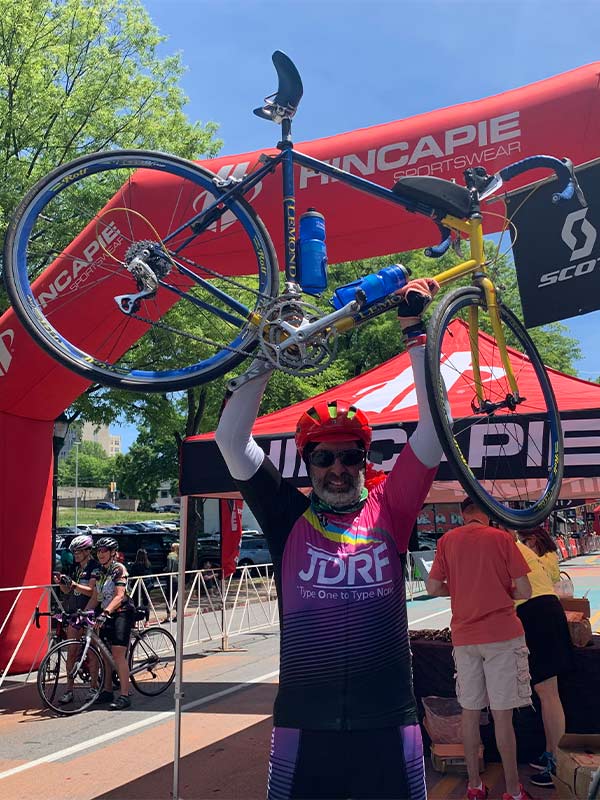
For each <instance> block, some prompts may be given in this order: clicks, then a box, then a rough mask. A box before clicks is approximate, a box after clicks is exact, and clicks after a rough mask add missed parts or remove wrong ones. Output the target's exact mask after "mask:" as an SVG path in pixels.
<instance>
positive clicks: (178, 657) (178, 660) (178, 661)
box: [173, 496, 188, 800]
mask: <svg viewBox="0 0 600 800" xmlns="http://www.w3.org/2000/svg"><path fill="white" fill-rule="evenodd" d="M187 509H188V498H187V496H183V497H182V498H181V505H180V507H179V567H178V575H177V580H178V586H177V629H176V636H175V640H176V643H177V647H176V649H175V747H174V753H173V800H179V759H180V756H181V706H182V703H183V691H182V686H183V674H182V669H183V642H184V636H185V628H184V624H183V623H184V619H183V612H184V610H185V556H186V549H187V519H188V515H187Z"/></svg>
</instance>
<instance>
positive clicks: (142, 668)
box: [129, 627, 175, 696]
mask: <svg viewBox="0 0 600 800" xmlns="http://www.w3.org/2000/svg"><path fill="white" fill-rule="evenodd" d="M129 669H130V678H131V682H132V683H133V685H134V686H135V688H136V689H137V690H138V692H140V693H141V694H145V695H150V696H153V695H157V694H161V693H162V692H164V691H166V690H167V689H168V688H169V686H170V685H171V683H172V682H173V679H174V678H175V639H174V638H173V637H172V636H171V634H170V633H169V632H168V631H166V630H163V628H159V627H156V628H146V630H145V631H144V632H143V633H142V634H141V635H140V637H139V638H138V639H136V640H135V642H134V644H133V647H132V648H131V653H130V655H129Z"/></svg>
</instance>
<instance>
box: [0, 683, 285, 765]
mask: <svg viewBox="0 0 600 800" xmlns="http://www.w3.org/2000/svg"><path fill="white" fill-rule="evenodd" d="M275 675H279V670H275V672H268V673H267V674H266V675H260V676H259V677H258V678H252V679H251V680H248V681H244V682H243V683H239V684H237V685H236V686H231V687H229V689H222V690H221V691H220V692H215V693H214V694H209V695H207V696H206V697H201V698H200V699H198V700H193V701H192V702H191V703H186V704H185V705H184V706H182V711H190V710H191V709H192V708H197V707H198V706H202V705H206V703H211V702H212V701H213V700H219V699H220V698H221V697H225V696H226V695H228V694H233V693H234V692H239V691H240V690H241V689H244V688H245V687H246V686H247V685H248V684H249V683H264V682H265V681H268V680H269V679H270V678H274V677H275ZM173 716H175V711H163V712H161V713H160V714H154V715H153V716H152V717H148V718H147V719H142V720H139V721H138V722H133V723H132V724H131V725H126V726H125V727H124V728H121V729H120V730H116V731H111V732H110V733H104V734H102V736H96V738H95V739H89V740H88V741H87V742H80V743H79V744H76V745H73V746H72V747H66V748H65V749H64V750H58V751H57V752H56V753H49V754H48V755H47V756H42V757H41V758H36V759H35V761H28V762H27V763H25V764H20V765H19V766H18V767H13V768H12V769H7V770H6V771H5V772H0V780H2V779H3V778H10V777H11V775H17V774H18V773H19V772H25V771H26V770H28V769H33V768H34V767H37V766H39V765H40V764H49V763H51V762H52V761H60V759H61V758H67V757H68V756H72V755H75V754H76V753H80V752H82V751H83V750H88V749H89V748H90V747H96V745H99V744H103V743H104V742H108V741H111V740H112V739H116V738H117V737H118V736H125V735H126V734H128V733H133V732H134V731H138V730H140V729H141V728H146V727H147V726H148V725H154V724H156V723H157V722H164V721H165V720H167V719H169V717H173Z"/></svg>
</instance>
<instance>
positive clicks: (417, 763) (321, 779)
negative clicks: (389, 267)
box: [215, 279, 442, 800]
mask: <svg viewBox="0 0 600 800" xmlns="http://www.w3.org/2000/svg"><path fill="white" fill-rule="evenodd" d="M437 288H438V287H437V284H436V283H435V281H432V280H430V279H420V280H415V281H411V282H410V283H409V284H407V286H405V287H404V288H403V289H401V290H400V291H399V293H400V294H402V295H403V296H404V298H405V302H404V303H402V304H400V306H399V309H400V310H399V314H400V315H401V320H400V321H401V325H402V328H403V330H404V331H405V333H406V334H407V340H408V341H407V344H408V347H409V350H410V357H411V361H412V365H413V372H414V380H415V387H416V391H417V400H418V404H419V417H420V419H419V425H418V427H417V429H416V430H415V432H414V433H413V435H412V436H411V438H410V440H409V442H408V444H407V445H406V446H405V447H404V449H403V450H402V452H401V454H400V455H399V456H398V458H397V460H396V463H395V465H394V467H393V469H392V471H391V472H390V474H389V475H388V476H387V478H386V479H385V480H380V481H374V482H373V483H370V482H369V480H368V476H367V453H368V449H369V446H370V443H371V428H370V426H369V423H368V420H367V417H366V415H365V414H364V413H363V412H362V411H360V410H358V409H356V408H354V407H353V406H349V405H348V404H347V403H345V402H344V401H342V400H337V401H334V402H331V403H327V402H325V401H321V402H317V403H316V404H315V405H314V407H313V408H311V409H309V410H308V411H306V412H305V413H303V414H302V416H301V417H300V419H299V421H298V425H297V428H296V445H297V447H298V452H299V454H300V456H301V458H302V459H303V461H304V463H305V465H306V469H307V472H308V475H309V478H310V481H311V484H312V493H311V494H310V495H309V496H308V497H307V496H306V495H304V494H303V493H302V492H300V491H299V490H298V489H296V488H295V487H293V486H292V485H291V484H290V483H288V482H287V481H286V480H285V479H284V478H283V477H282V476H281V474H280V473H279V472H278V471H277V469H276V468H275V467H274V465H273V464H272V462H271V461H270V460H269V459H268V458H266V457H265V454H264V452H263V451H262V450H261V449H260V447H259V446H258V445H257V443H256V442H255V441H254V439H253V438H252V435H251V430H252V425H253V424H254V421H255V419H256V415H257V413H258V407H259V404H260V400H261V397H262V394H263V391H264V388H265V386H266V383H267V380H268V376H269V374H270V372H269V368H268V367H266V366H265V365H264V363H263V362H259V361H255V362H254V364H253V367H252V368H251V371H250V375H251V376H252V377H251V379H250V380H246V381H239V388H237V389H234V391H233V392H232V393H231V395H230V397H229V399H228V402H227V404H226V405H225V407H224V409H223V412H222V416H221V420H220V422H219V426H218V428H217V431H216V435H215V439H216V442H217V444H218V446H219V448H220V450H221V453H222V455H223V458H224V459H225V462H226V464H227V466H228V468H229V471H230V473H231V475H232V477H233V478H234V480H235V481H236V484H237V486H238V488H239V490H240V492H241V493H242V495H243V497H244V499H245V500H246V502H247V503H248V505H249V506H250V508H251V509H252V511H253V513H254V515H255V516H256V518H257V520H258V521H259V523H260V525H261V527H262V530H263V532H264V533H265V536H266V537H267V540H268V542H269V549H270V551H271V554H272V556H273V562H274V565H275V580H276V584H277V591H278V597H279V612H280V621H281V658H280V680H279V691H278V694H277V699H276V701H275V709H274V729H273V736H272V744H271V759H270V765H269V789H268V797H269V798H270V800H275V798H277V799H278V800H279V798H282V799H283V798H313V799H316V798H328V799H331V798H348V797H353V798H410V800H422V798H425V796H426V789H425V777H424V770H423V748H422V742H421V735H420V729H419V725H418V723H417V711H416V705H415V698H414V695H413V689H412V671H411V654H410V648H409V642H408V623H407V616H406V598H405V584H404V559H405V553H406V550H407V543H408V540H409V537H410V534H411V532H412V529H413V525H414V522H415V519H416V517H417V513H418V512H419V510H420V508H421V506H422V504H423V502H424V500H425V498H426V496H427V493H428V491H429V488H430V486H431V483H432V481H433V478H434V475H435V471H436V468H437V465H438V463H439V461H440V458H441V455H442V449H441V446H440V444H439V442H438V439H437V436H436V433H435V430H434V427H433V422H432V419H431V415H430V412H429V408H428V405H427V400H426V391H425V379H424V364H423V362H424V341H425V336H424V328H423V326H422V323H421V319H420V317H421V313H422V311H423V309H424V307H425V306H426V304H427V303H428V302H429V300H430V299H431V296H432V295H433V294H434V293H435V292H436V291H437ZM373 484H374V485H373Z"/></svg>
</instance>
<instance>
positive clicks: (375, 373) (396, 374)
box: [181, 320, 600, 503]
mask: <svg viewBox="0 0 600 800" xmlns="http://www.w3.org/2000/svg"><path fill="white" fill-rule="evenodd" d="M450 331H451V334H452V335H451V336H449V337H447V341H450V340H451V341H452V347H453V349H452V352H448V353H446V355H445V360H446V361H448V360H449V359H451V362H452V369H448V370H447V373H446V374H445V380H446V385H447V389H448V394H449V397H450V399H451V403H452V408H453V413H454V414H455V416H456V417H457V418H458V417H459V416H460V414H461V410H462V413H463V414H464V416H467V415H470V414H471V408H470V402H471V395H470V394H469V393H467V392H465V391H464V389H463V383H462V382H461V380H460V377H461V374H463V373H465V372H468V371H469V370H470V369H471V352H470V347H469V341H468V329H467V326H466V325H465V324H464V323H462V322H461V321H459V320H455V321H454V322H452V323H451V326H450ZM493 346H494V344H493V340H492V339H491V338H490V337H489V336H488V335H487V334H485V333H480V337H479V348H480V351H481V353H482V363H486V361H487V363H489V364H491V363H493V362H494V357H493V354H492V352H491V349H492V347H493ZM517 355H518V354H515V358H516V357H517ZM522 360H523V361H524V362H525V363H524V364H523V365H522V368H521V367H516V369H518V374H519V388H520V390H521V392H522V394H523V395H524V396H525V397H526V398H527V401H526V402H525V403H524V404H523V405H522V406H520V411H521V412H522V413H523V414H524V415H526V416H525V417H524V418H523V419H517V420H516V422H517V424H519V423H520V424H522V425H524V426H525V427H526V430H524V431H523V436H522V437H519V439H520V440H521V441H522V447H523V448H528V451H527V469H528V474H527V475H526V476H524V480H525V481H527V483H528V485H529V487H530V488H533V484H534V483H535V482H536V481H541V480H542V479H543V475H544V474H545V469H546V465H545V464H544V463H541V462H542V460H543V459H541V458H540V453H542V452H544V445H543V443H544V441H545V432H544V423H543V421H540V420H539V419H536V418H535V417H536V410H538V411H539V408H540V405H539V398H540V391H539V387H538V385H537V379H536V378H535V374H534V371H533V368H532V367H531V365H530V364H529V362H528V361H527V360H526V359H524V358H523V359H522ZM495 361H496V363H497V358H496V359H495ZM457 365H459V366H460V368H461V370H462V373H461V372H457V370H456V368H457ZM549 374H550V380H551V382H552V386H553V388H554V392H555V394H556V397H557V400H558V405H559V408H560V412H561V419H562V425H563V432H564V444H565V480H564V483H563V488H562V491H561V497H565V498H572V497H600V477H598V475H599V474H600V385H598V384H595V383H588V382H587V381H583V380H581V379H579V378H574V377H572V376H570V375H565V374H563V373H561V372H558V371H556V370H549ZM482 375H483V377H484V379H485V370H484V369H483V368H482ZM336 397H338V398H343V399H345V400H348V401H350V402H352V403H354V404H355V405H356V406H358V407H359V408H360V409H362V410H363V411H365V412H366V413H367V414H368V416H369V419H370V421H371V424H372V425H373V429H374V431H373V448H374V449H376V450H379V451H381V454H382V457H383V462H382V464H381V468H382V469H384V470H385V471H389V470H390V469H391V467H392V465H393V463H394V461H395V459H396V457H397V455H398V453H399V452H400V450H401V449H402V447H403V446H404V444H405V443H406V441H407V440H408V437H409V436H410V433H411V432H412V430H413V429H414V427H415V426H416V423H417V418H418V414H417V406H416V392H415V388H414V382H413V375H412V368H411V365H410V359H409V356H408V353H406V352H404V353H401V354H400V355H398V356H396V357H395V358H392V359H390V360H389V361H386V362H385V363H384V364H381V365H380V366H378V367H375V368H374V369H371V370H369V371H368V372H365V373H363V374H362V375H359V376H358V377H356V378H353V379H352V380H349V381H348V382H346V383H344V384H342V385H341V386H338V387H336V388H334V389H331V390H329V391H327V392H324V393H323V394H321V395H319V399H321V398H323V399H326V400H329V399H334V398H336ZM315 399H316V398H310V399H309V400H303V401H302V402H300V403H295V404H294V405H292V406H289V407H288V408H284V409H282V410H281V411H276V412H273V413H272V414H266V415H265V416H262V417H259V419H257V421H256V424H255V426H254V428H253V434H254V436H255V438H256V440H257V441H258V443H259V444H260V445H261V446H262V447H263V449H264V450H265V452H266V453H267V454H268V456H269V458H270V459H271V460H272V461H273V462H274V463H275V465H276V466H277V467H278V468H279V469H280V470H281V471H282V473H283V475H284V476H285V477H287V478H290V479H291V480H292V481H293V482H295V483H296V485H297V486H299V487H301V488H302V487H306V486H308V479H307V476H306V470H305V468H304V464H303V463H302V461H301V460H300V459H299V458H298V456H297V453H296V447H295V444H294V430H295V426H296V421H297V419H298V417H299V416H300V414H301V413H302V411H304V410H305V409H306V408H309V407H310V406H311V405H312V404H313V403H314V402H315ZM538 417H539V414H538ZM480 429H481V430H480ZM483 430H484V429H483V428H481V426H475V427H474V428H472V430H471V440H470V442H469V443H468V454H469V463H470V464H471V466H473V467H474V468H475V467H476V466H477V465H478V464H480V463H481V459H482V455H483V452H484V449H485V447H486V443H485V442H484V440H483V438H482V437H483V433H482V431H483ZM213 436H214V435H213V434H212V433H207V434H201V435H199V436H192V437H189V438H187V439H186V440H185V442H184V445H183V451H182V457H181V493H182V494H184V495H190V494H196V495H203V496H210V495H214V496H221V497H222V496H231V497H232V496H236V492H235V487H234V486H233V483H232V481H231V479H230V478H229V476H228V473H227V470H226V468H225V465H224V463H223V461H222V459H221V457H220V454H219V453H218V450H217V448H216V445H215V444H214V439H213ZM488 447H489V446H488ZM488 453H489V450H488ZM512 490H513V482H512V481H511V482H509V483H506V484H504V485H502V484H501V482H497V483H496V485H495V491H499V492H500V491H505V496H507V497H510V494H509V492H510V491H512ZM463 495H464V492H463V490H462V488H461V487H460V485H459V484H458V483H457V482H456V481H455V480H454V477H453V475H452V473H451V472H450V468H449V465H448V464H447V463H445V462H444V463H442V464H441V465H440V468H439V470H438V474H437V479H436V480H435V481H434V484H433V487H432V489H431V492H430V494H429V496H428V498H427V501H428V502H430V503H443V502H454V501H456V499H457V498H458V497H462V496H463ZM515 499H518V498H515Z"/></svg>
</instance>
